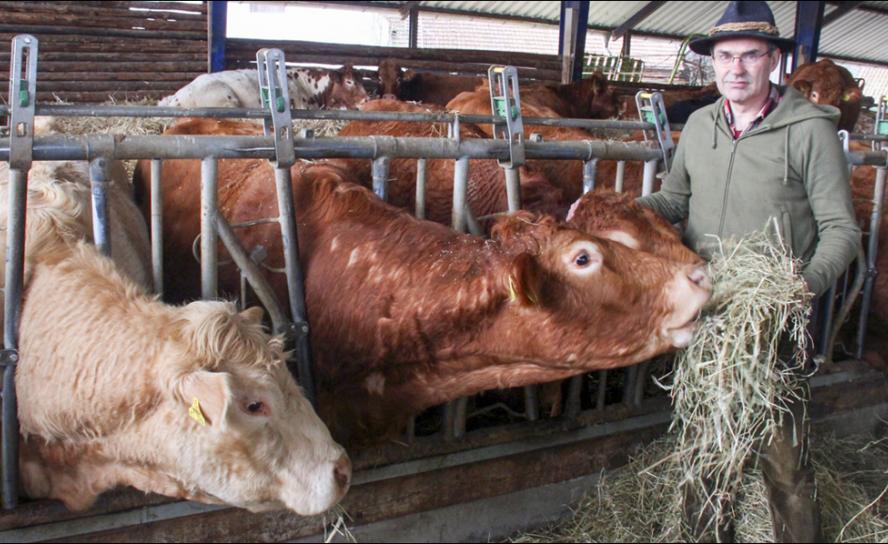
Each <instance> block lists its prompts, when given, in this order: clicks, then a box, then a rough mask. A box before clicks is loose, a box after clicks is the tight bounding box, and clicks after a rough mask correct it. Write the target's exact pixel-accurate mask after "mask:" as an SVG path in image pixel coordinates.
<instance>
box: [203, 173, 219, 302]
mask: <svg viewBox="0 0 888 544" xmlns="http://www.w3.org/2000/svg"><path fill="white" fill-rule="evenodd" d="M217 183H218V180H217V179H216V159H215V158H214V157H207V158H205V159H203V160H202V161H201V163H200V296H201V297H202V298H205V299H212V298H216V294H217V291H218V287H219V278H218V269H217V265H218V263H219V255H218V247H217V242H216V229H215V226H214V224H213V217H214V216H215V215H216V211H217V208H218V198H219V195H218V191H217Z"/></svg>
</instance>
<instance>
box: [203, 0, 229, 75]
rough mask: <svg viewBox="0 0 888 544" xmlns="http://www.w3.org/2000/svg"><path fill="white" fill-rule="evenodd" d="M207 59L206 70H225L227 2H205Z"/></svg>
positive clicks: (214, 0)
mask: <svg viewBox="0 0 888 544" xmlns="http://www.w3.org/2000/svg"><path fill="white" fill-rule="evenodd" d="M207 9H208V12H207V46H208V47H209V59H207V71H208V72H221V71H223V70H225V37H226V35H227V34H228V2H225V1H218V0H212V1H210V2H207Z"/></svg>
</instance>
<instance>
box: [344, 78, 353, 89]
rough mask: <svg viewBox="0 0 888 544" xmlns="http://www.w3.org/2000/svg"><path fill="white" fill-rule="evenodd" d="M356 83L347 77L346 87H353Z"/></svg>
mask: <svg viewBox="0 0 888 544" xmlns="http://www.w3.org/2000/svg"><path fill="white" fill-rule="evenodd" d="M354 84H355V82H354V81H352V80H350V79H346V80H345V86H346V87H353V86H354Z"/></svg>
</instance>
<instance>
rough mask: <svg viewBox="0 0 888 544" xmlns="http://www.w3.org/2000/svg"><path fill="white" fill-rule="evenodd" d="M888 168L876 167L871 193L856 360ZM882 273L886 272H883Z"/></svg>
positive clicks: (866, 314)
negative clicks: (865, 269) (871, 205)
mask: <svg viewBox="0 0 888 544" xmlns="http://www.w3.org/2000/svg"><path fill="white" fill-rule="evenodd" d="M886 170H888V167H885V166H877V167H876V186H875V190H874V192H873V211H872V215H871V217H870V235H869V244H868V245H867V252H866V267H867V271H866V272H867V274H866V282H865V283H864V284H863V300H862V301H861V303H860V326H859V327H860V328H859V329H858V330H857V358H858V359H862V358H863V348H864V344H865V341H866V326H867V322H868V321H869V312H870V306H871V304H872V299H873V284H874V283H875V281H876V272H877V270H876V257H877V255H876V254H877V252H878V249H879V225H880V223H881V221H882V201H883V200H884V198H885V172H886ZM882 272H883V273H885V272H886V271H885V270H883V271H882Z"/></svg>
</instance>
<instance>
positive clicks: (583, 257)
mask: <svg viewBox="0 0 888 544" xmlns="http://www.w3.org/2000/svg"><path fill="white" fill-rule="evenodd" d="M574 263H575V264H576V265H577V266H579V267H584V266H586V265H587V264H589V254H588V253H585V252H583V253H580V254H579V255H577V257H576V259H574Z"/></svg>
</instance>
